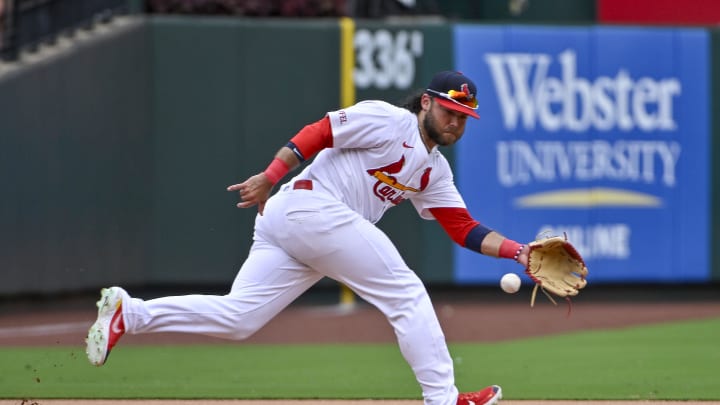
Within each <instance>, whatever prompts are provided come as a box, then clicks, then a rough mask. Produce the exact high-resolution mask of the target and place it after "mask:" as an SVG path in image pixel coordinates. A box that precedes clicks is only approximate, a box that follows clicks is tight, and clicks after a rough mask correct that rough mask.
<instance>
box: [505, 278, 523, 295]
mask: <svg viewBox="0 0 720 405" xmlns="http://www.w3.org/2000/svg"><path fill="white" fill-rule="evenodd" d="M520 284H521V283H520V277H518V275H517V274H515V273H507V274H505V275H504V276H502V278H501V279H500V288H502V290H503V291H505V292H506V293H508V294H514V293H516V292H518V290H520Z"/></svg>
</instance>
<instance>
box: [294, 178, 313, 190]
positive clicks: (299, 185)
mask: <svg viewBox="0 0 720 405" xmlns="http://www.w3.org/2000/svg"><path fill="white" fill-rule="evenodd" d="M312 189H313V184H312V180H298V181H296V182H295V183H293V190H312Z"/></svg>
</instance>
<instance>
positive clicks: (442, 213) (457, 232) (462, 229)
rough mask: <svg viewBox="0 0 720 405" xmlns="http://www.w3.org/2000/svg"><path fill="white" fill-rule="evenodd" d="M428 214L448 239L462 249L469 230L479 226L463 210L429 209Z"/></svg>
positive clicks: (468, 213)
mask: <svg viewBox="0 0 720 405" xmlns="http://www.w3.org/2000/svg"><path fill="white" fill-rule="evenodd" d="M430 212H431V213H432V214H433V216H434V217H435V219H436V220H437V221H438V223H439V224H440V226H442V227H443V229H444V230H445V232H447V234H448V235H450V238H451V239H452V240H453V241H454V242H455V243H457V244H458V245H460V246H462V247H465V239H466V238H467V235H468V233H469V232H470V230H472V229H473V228H475V227H476V226H477V225H479V224H480V223H479V222H478V221H476V220H474V219H473V218H472V217H471V216H470V212H468V210H467V209H465V208H430Z"/></svg>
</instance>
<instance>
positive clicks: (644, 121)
mask: <svg viewBox="0 0 720 405" xmlns="http://www.w3.org/2000/svg"><path fill="white" fill-rule="evenodd" d="M454 46H455V67H456V69H457V70H460V71H462V72H463V73H465V74H466V75H468V76H469V77H471V78H473V80H474V81H475V82H476V84H477V86H478V90H477V92H478V94H477V97H478V100H479V103H480V108H479V112H480V120H478V121H475V120H472V119H471V120H470V121H472V122H470V121H469V122H468V127H467V132H466V133H465V136H464V138H463V139H462V141H461V142H460V143H458V145H457V146H456V153H457V160H456V169H455V173H456V182H457V184H458V187H459V189H460V191H461V192H462V194H463V196H464V197H465V199H466V202H467V204H468V208H469V209H470V212H471V213H472V214H473V215H474V216H475V217H476V218H477V219H478V220H479V221H481V222H483V223H484V224H485V225H487V226H488V227H490V228H494V229H497V230H498V231H499V232H501V233H503V234H505V235H506V236H508V237H510V238H512V239H515V240H517V241H519V242H528V241H531V240H533V239H535V238H536V236H537V235H540V234H543V233H546V234H550V235H563V234H566V235H567V237H568V239H569V240H570V241H571V242H573V243H574V244H575V246H576V247H577V248H578V250H579V251H580V253H581V254H582V255H583V256H584V257H585V259H586V261H587V264H588V268H589V269H590V276H589V277H588V280H589V281H590V282H703V281H707V280H709V278H710V263H709V238H710V233H709V232H710V231H709V225H708V224H709V215H710V212H709V208H710V202H709V199H710V196H709V186H710V184H709V181H710V178H709V172H710V166H709V155H710V117H709V103H710V94H709V90H708V88H709V80H710V79H709V71H708V70H709V68H708V59H709V35H708V34H707V32H706V31H704V30H702V29H682V28H668V29H660V28H657V29H652V28H647V27H644V28H632V27H542V26H532V27H528V26H504V27H488V26H477V25H459V26H456V28H455V32H454ZM454 254H455V265H456V268H455V279H456V281H457V282H458V283H459V284H487V283H497V281H498V280H499V279H500V277H501V275H502V274H504V273H506V272H509V271H514V272H521V269H520V268H519V267H518V266H517V265H516V264H514V263H511V262H509V261H507V260H497V259H494V258H488V257H483V256H481V255H478V254H476V253H474V252H471V251H468V250H466V249H462V248H459V247H458V248H456V251H455V253H454ZM525 280H526V281H527V280H528V279H527V278H525Z"/></svg>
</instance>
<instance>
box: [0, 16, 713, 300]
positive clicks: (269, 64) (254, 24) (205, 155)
mask: <svg viewBox="0 0 720 405" xmlns="http://www.w3.org/2000/svg"><path fill="white" fill-rule="evenodd" d="M342 27H343V24H342V23H341V22H340V21H338V20H334V19H318V20H283V19H268V20H259V19H240V18H230V17H205V18H196V17H194V18H188V17H172V16H162V17H132V18H127V19H122V21H118V22H115V23H113V28H112V29H111V30H108V31H109V32H106V33H103V34H97V35H92V36H89V37H90V38H89V39H85V37H87V36H82V37H81V38H76V39H73V41H75V42H74V43H75V44H76V45H75V46H73V47H69V48H67V50H64V51H62V52H56V54H55V55H53V54H52V53H51V54H49V55H47V56H45V57H43V58H40V60H39V61H38V62H34V63H25V64H22V65H21V66H14V67H12V68H11V69H9V70H7V69H6V70H3V73H2V74H0V169H2V175H0V190H2V191H1V192H2V197H3V199H2V200H3V201H2V210H1V211H0V226H1V231H0V274H1V276H2V280H3V282H2V283H0V294H3V295H7V294H22V293H49V292H64V291H65V292H72V291H80V290H85V289H91V288H96V287H99V286H104V285H108V284H122V285H126V286H145V285H164V284H197V285H223V284H226V285H227V286H228V288H229V286H230V283H231V281H232V279H233V277H234V276H235V274H236V272H237V270H238V268H239V266H240V265H241V264H242V262H243V260H244V258H245V257H246V255H247V251H248V249H249V247H250V244H251V242H252V225H253V221H254V216H255V211H254V210H239V209H237V208H235V203H236V202H237V196H236V195H234V194H232V193H228V192H227V191H225V189H226V187H227V186H228V185H230V184H233V183H236V182H239V181H242V180H243V179H245V178H246V177H247V176H249V175H250V174H252V173H255V172H258V171H260V170H262V169H263V168H264V167H265V166H266V165H267V163H268V162H269V161H270V160H271V158H272V156H273V154H274V153H275V151H276V150H277V149H278V148H279V147H280V146H282V145H284V144H285V142H287V140H288V139H289V138H290V137H291V136H292V135H294V134H295V133H296V132H297V131H298V130H299V129H301V128H302V126H303V125H305V124H307V123H310V122H313V121H315V120H317V119H320V118H321V117H322V116H323V115H324V113H325V112H326V111H329V110H334V109H338V108H341V107H342V106H343V105H344V104H348V102H349V101H358V100H362V99H369V98H380V99H384V100H387V101H390V102H400V101H401V100H402V99H403V98H404V97H405V96H406V95H407V94H408V93H411V92H413V91H416V90H420V89H422V88H423V87H424V85H425V84H426V83H427V82H428V81H429V79H430V77H431V75H432V73H433V72H435V71H437V70H441V69H450V68H452V67H453V66H452V63H453V52H455V50H454V49H453V45H452V43H453V38H452V30H451V28H452V26H451V25H450V24H448V23H443V22H437V21H431V20H428V21H423V20H413V21H412V22H410V21H406V22H399V23H391V22H386V23H380V22H377V21H356V22H354V23H351V25H348V24H347V20H346V22H345V25H344V27H345V28H344V29H346V30H347V29H348V27H351V28H352V27H354V36H353V37H352V38H351V40H350V41H348V40H347V39H346V40H345V41H343V35H342V31H343V28H342ZM718 38H719V37H718V34H717V33H714V34H713V41H712V44H713V45H712V46H713V64H714V66H717V65H718V64H719V62H718V55H720V50H719V46H718ZM348 46H352V47H353V48H354V60H353V61H352V63H351V64H350V65H348V59H347V58H345V59H344V60H345V62H343V61H342V60H343V58H341V55H345V56H347V53H345V54H343V53H342V49H343V47H348ZM343 66H345V67H344V68H343ZM347 66H354V70H353V71H352V72H350V73H349V72H348V67H347ZM343 69H345V70H343ZM712 71H713V75H714V76H717V74H718V73H717V69H714V70H712ZM341 77H345V78H346V82H345V83H344V84H345V86H342V85H341V84H342V83H341ZM348 77H350V78H352V80H353V81H354V86H352V88H350V89H349V87H348V86H347V80H348V79H347V78H348ZM712 86H713V102H714V103H715V106H716V105H717V103H716V100H718V99H720V98H719V97H720V87H719V85H718V81H717V80H714V81H713V83H712ZM716 115H717V114H713V117H714V121H713V131H714V142H713V149H712V150H713V154H715V155H717V154H720V146H718V145H720V142H717V139H720V130H719V128H720V124H719V123H718V118H717V117H715V116H716ZM443 153H446V155H447V156H448V158H449V160H450V161H451V162H453V160H454V155H453V150H452V149H449V150H443ZM712 171H713V175H712V179H713V181H712V187H713V191H712V198H713V202H714V204H713V215H712V219H711V221H712V225H713V226H712V238H711V245H712V247H713V249H712V250H713V251H717V250H718V249H720V242H719V241H718V240H719V238H718V233H719V232H720V219H718V215H717V211H718V206H719V205H718V201H720V191H719V190H718V187H717V186H716V183H717V178H718V173H720V163H718V159H713V167H712ZM379 226H380V227H381V228H382V229H383V230H384V231H386V232H387V233H388V235H389V236H390V237H391V238H392V239H393V240H394V241H395V242H396V244H397V246H398V248H399V250H400V251H401V253H402V254H403V256H404V257H405V258H406V260H407V262H408V264H409V265H410V267H412V268H413V269H415V270H416V271H417V272H418V274H419V275H420V276H421V277H422V278H423V279H424V280H426V281H427V282H428V283H431V284H446V283H450V282H452V280H453V277H452V269H453V255H452V249H451V242H450V240H449V238H447V236H446V235H445V234H444V232H443V231H442V230H441V229H440V227H439V226H438V225H437V224H436V223H435V222H433V221H423V220H420V219H419V218H418V216H417V214H416V213H415V210H414V208H413V207H412V205H411V204H409V203H406V204H403V205H402V206H400V207H398V208H396V209H394V210H391V211H390V212H389V213H388V214H387V215H386V217H385V218H383V220H382V221H381V222H380V223H379ZM712 266H713V277H714V279H715V280H717V279H720V269H719V267H720V262H718V260H717V259H716V258H714V259H713V264H712Z"/></svg>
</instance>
